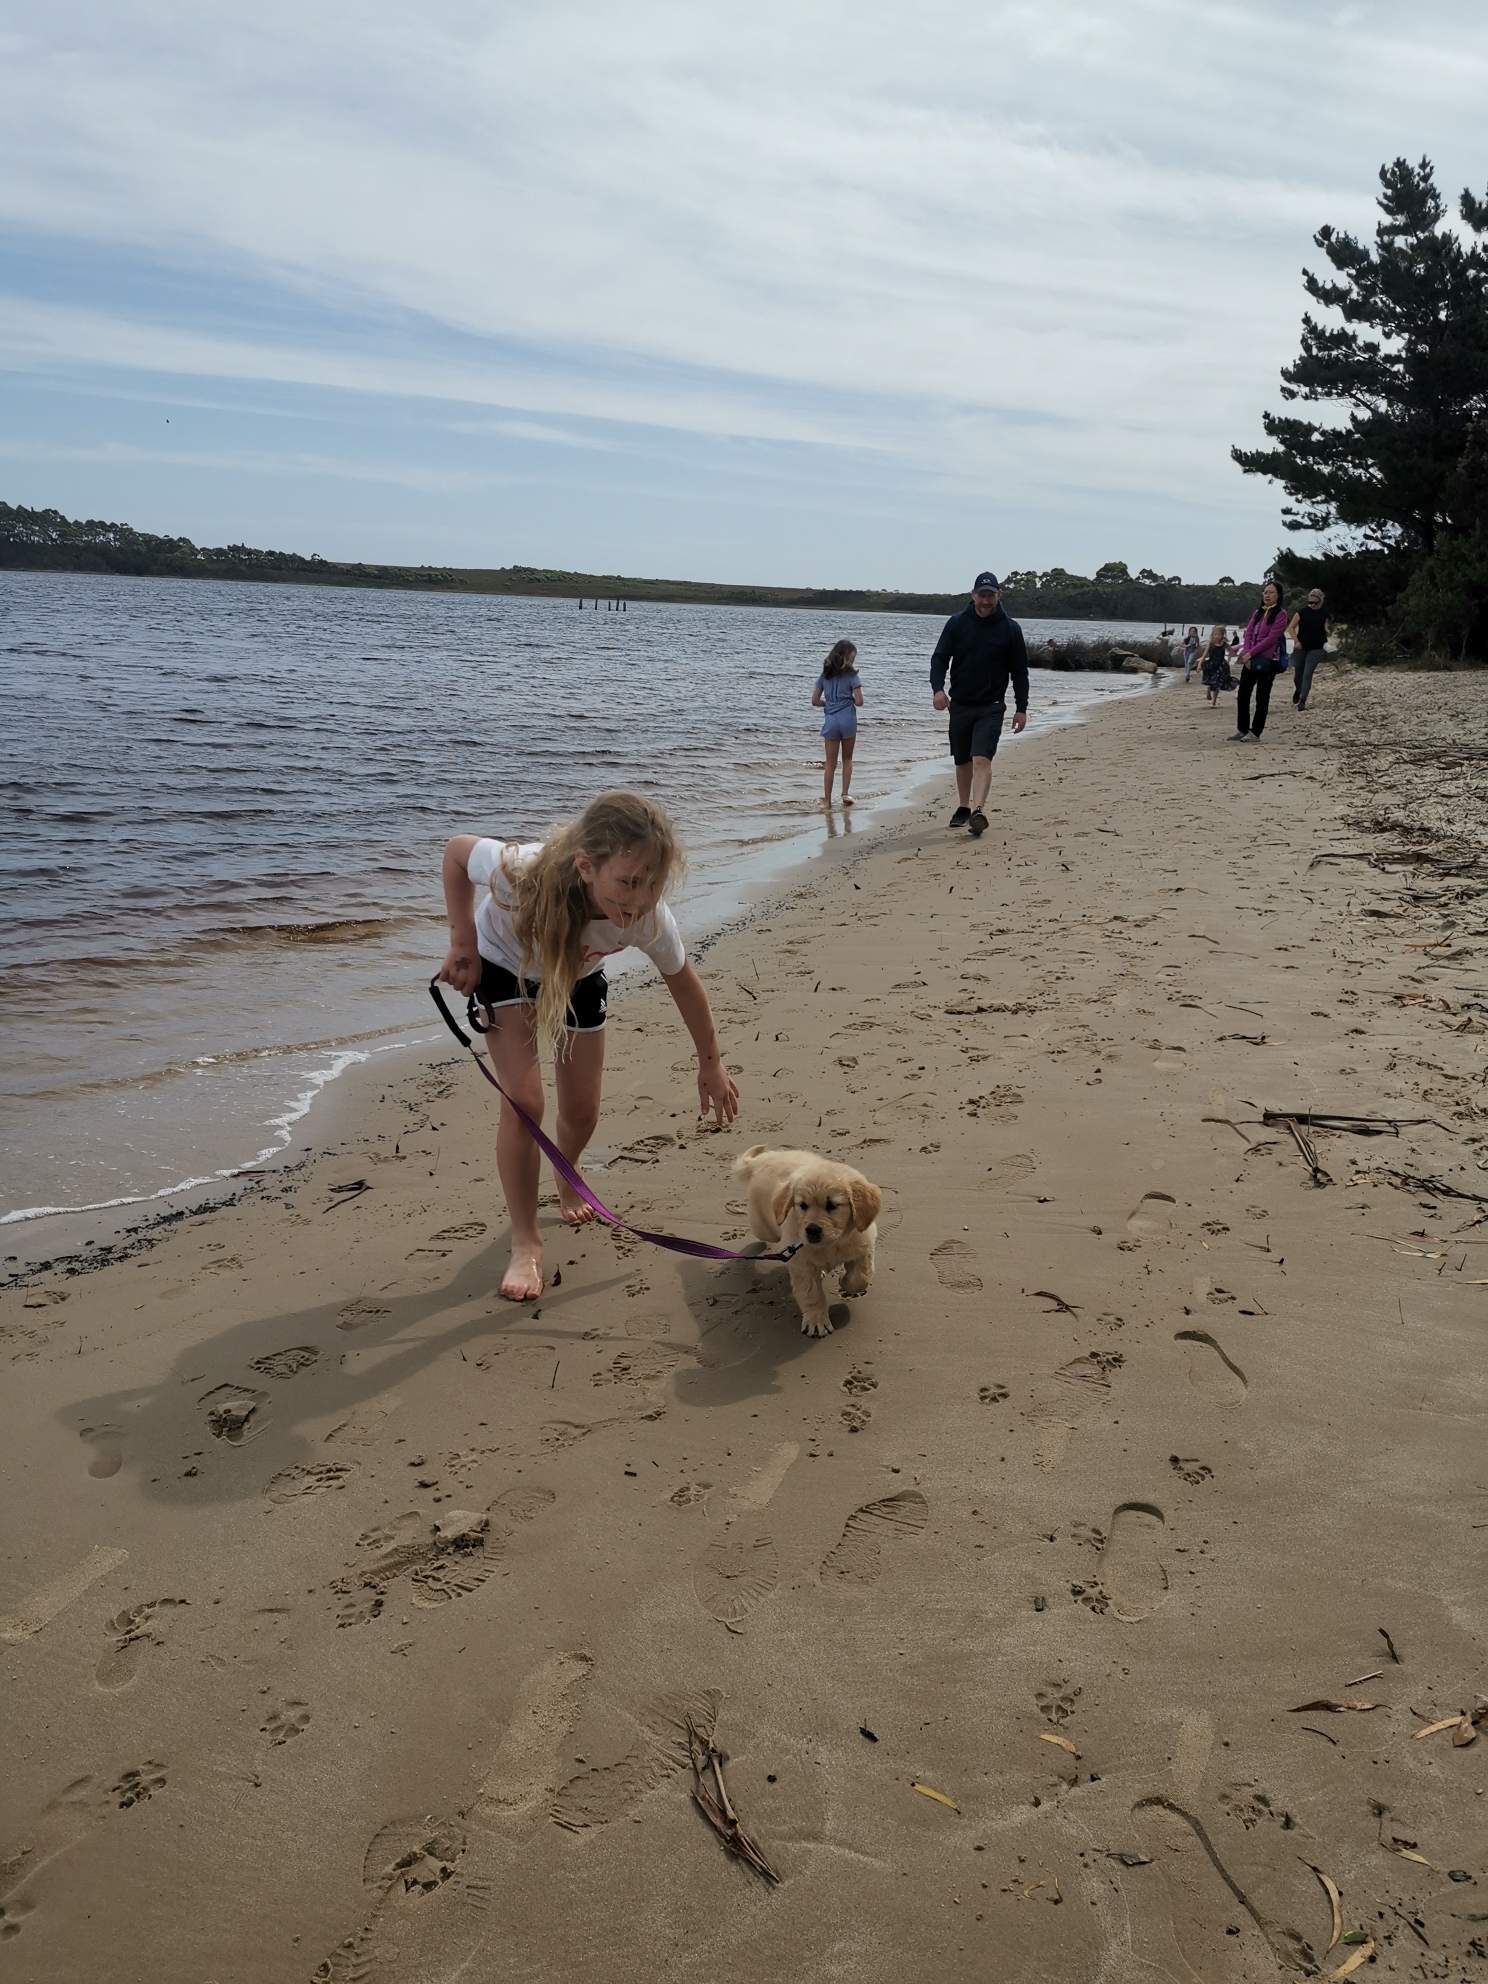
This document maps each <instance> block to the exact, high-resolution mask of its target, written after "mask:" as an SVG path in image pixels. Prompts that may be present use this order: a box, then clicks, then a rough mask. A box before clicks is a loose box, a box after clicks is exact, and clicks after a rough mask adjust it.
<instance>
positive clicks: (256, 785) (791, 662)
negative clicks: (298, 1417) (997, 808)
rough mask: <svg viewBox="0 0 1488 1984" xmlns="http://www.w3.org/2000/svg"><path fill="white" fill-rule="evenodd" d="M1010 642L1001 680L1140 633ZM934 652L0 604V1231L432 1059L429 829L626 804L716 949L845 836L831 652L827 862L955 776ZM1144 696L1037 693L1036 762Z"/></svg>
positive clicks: (508, 608)
mask: <svg viewBox="0 0 1488 1984" xmlns="http://www.w3.org/2000/svg"><path fill="white" fill-rule="evenodd" d="M1024 625H1025V632H1026V634H1027V636H1028V640H1029V647H1030V649H1032V648H1033V647H1034V645H1035V643H1036V642H1038V641H1042V640H1044V639H1045V638H1047V637H1048V636H1050V635H1052V636H1053V637H1054V638H1055V639H1060V638H1064V637H1067V636H1070V635H1082V636H1085V637H1087V638H1088V637H1091V636H1102V635H1110V636H1111V637H1112V638H1114V639H1118V640H1119V639H1125V640H1137V639H1141V638H1144V637H1150V636H1151V635H1153V634H1155V633H1156V632H1157V631H1158V630H1157V628H1156V627H1155V626H1154V627H1145V626H1133V625H1129V624H1117V623H1112V624H1111V625H1110V626H1108V627H1104V628H1102V627H1099V626H1092V625H1091V624H1090V623H1087V622H1079V623H1058V622H1043V621H1027V622H1025V623H1024ZM939 628H940V623H939V621H937V620H935V619H931V618H926V617H923V616H920V615H912V614H892V615H891V614H830V615H829V614H820V613H804V612H789V611H779V610H773V611H772V610H769V609H760V608H747V607H702V606H663V605H647V604H642V605H639V606H635V605H633V606H632V607H631V608H630V610H629V611H628V612H626V613H623V614H622V613H612V612H605V611H599V612H595V611H593V610H590V609H584V610H580V609H579V607H578V606H577V605H576V604H575V602H573V601H571V600H538V599H500V598H460V597H450V596H445V597H440V596H434V597H429V596H422V595H417V594H408V593H377V592H358V591H346V590H340V589H333V588H320V587H303V588H302V587H288V586H285V587H277V586H247V585H216V584H210V583H204V582H197V581H172V580H152V579H116V578H105V577H98V578H94V577H82V576H72V575H63V574H44V573H0V689H3V694H4V707H5V712H6V721H5V725H4V729H3V733H0V803H3V808H4V818H5V833H4V841H3V848H0V877H3V881H4V893H3V898H0V1027H3V1030H4V1040H5V1055H4V1068H3V1088H0V1096H3V1105H4V1109H5V1114H6V1135H5V1138H4V1145H3V1152H0V1220H7V1221H8V1220H14V1219H17V1218H25V1217H39V1216H44V1215H45V1214H46V1213H48V1212H51V1211H57V1210H62V1209H75V1208H82V1207H88V1206H99V1205H104V1204H117V1203H125V1202H131V1201H134V1200H139V1199H148V1198H151V1197H157V1196H162V1197H163V1196H168V1195H169V1194H171V1193H173V1192H175V1191H178V1190H181V1189H183V1188H185V1187H186V1186H187V1185H189V1184H192V1183H200V1182H203V1181H206V1180H210V1179H212V1178H214V1177H220V1176H224V1175H226V1174H227V1173H228V1172H229V1171H230V1170H231V1169H232V1168H233V1167H235V1166H238V1165H244V1164H253V1163H255V1162H263V1161H265V1160H266V1159H268V1158H269V1157H270V1156H272V1155H273V1154H277V1153H278V1152H280V1151H282V1150H283V1149H285V1148H286V1147H287V1146H289V1145H290V1144H291V1143H293V1142H295V1141H296V1140H302V1139H303V1138H304V1137H305V1136H306V1135H307V1134H308V1126H307V1125H306V1124H305V1123H304V1121H303V1119H304V1117H305V1116H306V1113H307V1112H308V1111H309V1110H310V1109H311V1107H312V1105H313V1103H314V1100H315V1098H316V1096H317V1095H318V1094H320V1093H321V1092H322V1091H323V1090H324V1088H325V1087H326V1085H327V1084H328V1083H329V1082H332V1081H334V1080H335V1078H336V1076H337V1075H338V1074H340V1073H341V1072H343V1071H344V1069H345V1068H347V1067H348V1066H350V1065H352V1064H353V1063H354V1062H357V1061H361V1060H365V1059H367V1058H368V1057H369V1056H371V1055H374V1054H380V1053H384V1052H394V1051H396V1050H397V1049H398V1048H399V1047H406V1046H407V1045H409V1044H410V1043H413V1042H421V1041H425V1040H430V1039H433V1038H435V1037H436V1035H435V1033H434V1031H433V1030H432V1029H431V1026H430V1021H431V1019H432V1018H433V1015H432V1010H431V1008H430V1006H429V1002H428V997H427V994H426V992H425V990H424V987H425V984H426V982H427V980H428V977H429V975H430V973H431V971H432V970H433V969H434V968H435V967H436V966H437V964H438V962H439V960H440V958H441V957H442V956H443V952H444V946H445V930H444V923H443V914H442V902H443V899H442V894H441V891H440V885H439V864H440V854H441V850H442V848H443V844H444V841H445V840H446V838H447V837H448V836H449V835H450V834H451V833H456V832H463V831H473V832H491V833H495V834H501V835H512V836H515V835H522V836H524V837H529V836H530V837H536V836H539V835H541V834H542V832H543V831H544V830H545V829H546V828H547V827H549V826H550V825H551V824H552V823H553V822H554V821H557V820H561V819H564V818H566V817H569V816H571V815H572V814H574V813H576V812H577V811H579V810H580V808H581V807H582V806H583V804H584V803H585V801H586V800H587V799H588V798H589V797H591V796H592V795H593V794H594V793H595V792H597V791H600V790H603V789H604V788H606V787H610V786H630V787H633V788H634V789H636V790H638V791H642V792H648V793H652V794H654V795H655V796H656V797H657V798H659V799H661V800H662V801H663V802H664V803H665V805H666V806H667V808H668V810H669V812H670V813H671V814H672V816H673V818H674V820H675V821H676V822H677V824H678V826H679V828H680V829H681V832H682V835H683V838H684V840H685V842H686V844H687V847H688V851H689V855H690V859H691V872H690V875H689V878H688V881H687V883H686V886H685V888H684V889H683V891H682V892H681V894H680V896H679V897H678V899H677V908H678V912H679V916H680V920H681V922H682V926H683V930H684V933H686V934H688V935H690V936H692V937H694V938H696V937H697V936H699V935H701V934H702V933H703V932H704V931H705V930H707V929H708V928H711V927H716V925H717V924H718V923H720V922H721V921H723V920H725V919H726V918H727V916H728V915H729V914H730V913H732V912H733V911H734V910H736V909H737V908H738V906H739V904H740V903H741V901H742V900H744V898H745V897H746V895H747V894H748V893H749V892H750V891H751V889H754V888H757V887H758V885H759V884H760V883H761V882H763V881H766V880H767V879H768V877H769V876H770V874H771V873H773V872H777V871H778V870H780V869H782V868H784V867H786V866H788V865H791V864H792V863H794V862H797V861H800V860H804V859H806V858H807V857H809V856H810V855H812V854H814V853H817V852H819V851H820V849H821V847H822V846H823V844H824V842H825V839H826V837H827V835H828V833H829V832H833V831H835V832H841V831H843V830H844V828H843V815H842V814H841V813H840V812H838V813H836V814H835V815H834V816H833V817H832V818H831V819H830V820H824V818H823V815H822V811H821V807H820V795H821V783H820V779H821V774H820V764H821V743H820V740H819V737H818V735H817V732H818V727H819V722H820V718H819V716H818V715H817V714H816V713H814V712H813V711H812V710H811V708H810V707H809V705H810V698H811V687H812V683H813V682H814V680H815V678H816V675H817V673H818V671H819V669H820V666H821V661H822V657H823V656H824V655H825V653H826V651H827V649H828V648H829V647H830V645H831V644H832V642H833V641H834V640H836V639H838V638H839V637H841V636H843V635H846V636H847V637H848V638H849V639H851V640H854V641H856V643H857V645H858V648H859V664H858V665H859V669H860V672H861V674H862V679H863V692H864V698H865V708H864V711H863V715H862V719H861V723H860V729H859V745H858V759H857V764H856V767H855V771H854V786H853V791H854V797H855V798H856V799H857V800H858V801H859V804H858V806H857V808H856V811H855V814H854V816H852V818H851V820H850V822H849V828H850V830H851V831H855V832H862V831H863V830H864V829H865V828H867V827H869V826H870V825H871V824H872V821H873V818H874V815H875V812H881V811H882V809H883V808H885V807H886V806H888V805H889V804H891V803H897V802H898V801H900V800H901V799H902V798H903V797H904V796H905V795H906V794H907V793H908V791H909V790H910V789H911V788H912V787H913V786H914V785H915V784H916V783H917V782H919V781H920V780H921V779H923V778H924V777H926V776H929V775H931V774H933V773H935V772H936V771H945V772H946V773H947V774H948V772H949V767H948V764H947V762H946V758H945V719H944V718H943V717H939V716H937V715H936V714H935V713H934V711H933V710H932V709H931V707H930V700H929V685H928V679H927V670H928V662H929V656H930V651H931V649H932V648H933V646H934V644H935V640H936V637H937V635H938V633H939ZM1146 687H1147V683H1146V679H1145V678H1132V677H1123V676H1108V675H1079V674H1068V675H1066V674H1055V673H1050V672H1045V671H1035V675H1034V689H1033V697H1032V715H1031V721H1030V734H1032V733H1036V732H1037V731H1038V730H1041V729H1045V728H1047V727H1048V726H1050V725H1051V724H1058V723H1063V722H1070V721H1075V720H1079V719H1080V718H1081V717H1082V716H1083V715H1084V713H1085V712H1087V711H1088V710H1089V709H1090V708H1091V706H1092V705H1095V704H1099V703H1100V702H1102V701H1104V700H1105V699H1108V698H1110V697H1113V696H1124V695H1130V694H1132V693H1140V692H1141V691H1143V690H1145V689H1146ZM1004 748H1007V745H1006V742H1005V746H1004ZM949 789H950V782H949V777H948V776H947V791H948V792H949ZM633 955H634V954H633ZM436 1025H437V1022H436Z"/></svg>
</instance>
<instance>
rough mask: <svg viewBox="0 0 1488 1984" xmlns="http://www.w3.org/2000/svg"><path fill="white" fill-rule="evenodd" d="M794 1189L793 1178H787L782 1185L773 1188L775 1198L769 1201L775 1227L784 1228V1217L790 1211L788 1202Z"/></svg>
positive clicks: (794, 1182)
mask: <svg viewBox="0 0 1488 1984" xmlns="http://www.w3.org/2000/svg"><path fill="white" fill-rule="evenodd" d="M795 1189H796V1181H795V1179H794V1178H787V1179H786V1181H785V1183H784V1184H783V1185H777V1186H776V1187H775V1196H774V1198H773V1199H772V1200H771V1201H770V1211H771V1213H772V1214H773V1215H774V1219H775V1224H776V1225H777V1226H784V1224H785V1215H786V1214H787V1213H788V1212H789V1211H790V1202H791V1198H792V1195H793V1194H794V1192H795Z"/></svg>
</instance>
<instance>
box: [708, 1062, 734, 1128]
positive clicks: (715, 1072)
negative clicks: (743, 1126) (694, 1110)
mask: <svg viewBox="0 0 1488 1984" xmlns="http://www.w3.org/2000/svg"><path fill="white" fill-rule="evenodd" d="M710 1109H711V1110H712V1111H713V1120H714V1122H716V1123H717V1124H718V1126H719V1128H720V1129H722V1128H723V1127H724V1125H725V1124H727V1123H732V1122H733V1120H734V1118H735V1117H736V1116H737V1115H738V1113H739V1091H738V1088H737V1086H736V1085H735V1082H734V1078H733V1076H732V1075H731V1074H730V1073H729V1071H728V1069H727V1068H725V1066H724V1065H723V1062H722V1061H721V1060H719V1061H700V1062H699V1063H698V1114H699V1116H706V1115H707V1113H708V1111H709V1110H710Z"/></svg>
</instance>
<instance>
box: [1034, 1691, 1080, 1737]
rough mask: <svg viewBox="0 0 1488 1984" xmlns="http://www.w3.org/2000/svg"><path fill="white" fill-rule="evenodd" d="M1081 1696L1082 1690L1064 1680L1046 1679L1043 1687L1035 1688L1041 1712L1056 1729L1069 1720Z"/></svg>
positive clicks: (1046, 1720) (1035, 1699)
mask: <svg viewBox="0 0 1488 1984" xmlns="http://www.w3.org/2000/svg"><path fill="white" fill-rule="evenodd" d="M1079 1698H1080V1690H1079V1689H1078V1688H1076V1687H1072V1686H1071V1685H1070V1683H1069V1682H1068V1681H1064V1680H1054V1681H1045V1683H1044V1685H1043V1686H1042V1687H1041V1688H1035V1689H1034V1692H1033V1699H1034V1701H1035V1702H1036V1703H1037V1704H1038V1712H1039V1714H1040V1715H1041V1716H1042V1717H1043V1718H1044V1720H1045V1722H1051V1723H1052V1724H1053V1725H1054V1727H1055V1728H1056V1729H1058V1728H1060V1727H1061V1726H1062V1725H1063V1724H1064V1723H1066V1722H1068V1721H1069V1719H1070V1717H1071V1716H1072V1715H1073V1714H1074V1712H1075V1703H1076V1702H1077V1701H1078V1700H1079Z"/></svg>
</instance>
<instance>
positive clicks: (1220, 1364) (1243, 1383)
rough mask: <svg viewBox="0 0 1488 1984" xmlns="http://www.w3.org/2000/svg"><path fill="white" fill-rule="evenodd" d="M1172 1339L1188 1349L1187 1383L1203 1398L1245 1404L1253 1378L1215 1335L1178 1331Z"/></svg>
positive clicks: (1224, 1402)
mask: <svg viewBox="0 0 1488 1984" xmlns="http://www.w3.org/2000/svg"><path fill="white" fill-rule="evenodd" d="M1173 1341H1174V1342H1175V1343H1181V1344H1185V1345H1186V1346H1187V1348H1188V1382H1189V1383H1190V1384H1191V1385H1192V1386H1193V1388H1194V1390H1195V1391H1196V1392H1197V1393H1198V1394H1199V1396H1200V1397H1201V1398H1206V1399H1208V1401H1209V1403H1210V1404H1211V1405H1220V1406H1236V1405H1243V1404H1244V1403H1245V1395H1246V1393H1247V1392H1248V1391H1249V1390H1250V1380H1249V1379H1248V1378H1247V1377H1246V1375H1245V1373H1244V1372H1243V1371H1242V1370H1241V1369H1240V1366H1239V1365H1238V1364H1237V1363H1236V1362H1235V1360H1234V1359H1233V1358H1232V1357H1231V1356H1229V1355H1228V1353H1227V1352H1226V1351H1225V1350H1224V1349H1223V1348H1222V1346H1221V1345H1220V1343H1219V1340H1218V1339H1217V1338H1216V1337H1212V1336H1210V1334H1209V1332H1208V1331H1207V1330H1179V1331H1178V1333H1177V1334H1176V1335H1175V1337H1174V1338H1173Z"/></svg>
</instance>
